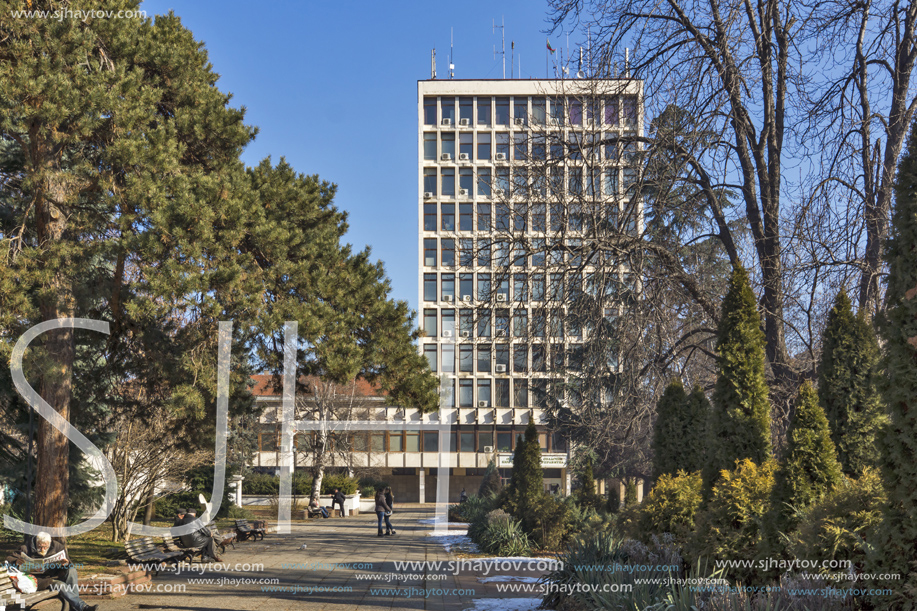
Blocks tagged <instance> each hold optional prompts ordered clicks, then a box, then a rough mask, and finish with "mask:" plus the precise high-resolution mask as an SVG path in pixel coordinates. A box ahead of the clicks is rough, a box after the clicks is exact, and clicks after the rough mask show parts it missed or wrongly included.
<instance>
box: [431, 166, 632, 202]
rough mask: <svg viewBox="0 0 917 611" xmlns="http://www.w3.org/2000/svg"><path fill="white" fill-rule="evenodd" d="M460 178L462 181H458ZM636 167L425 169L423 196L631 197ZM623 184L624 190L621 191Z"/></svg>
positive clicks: (497, 197)
mask: <svg viewBox="0 0 917 611" xmlns="http://www.w3.org/2000/svg"><path fill="white" fill-rule="evenodd" d="M456 178H457V179H458V182H456ZM637 178H638V173H637V169H636V168H633V167H606V168H599V167H576V166H569V167H566V168H565V167H561V166H558V167H555V168H550V170H549V173H548V174H547V175H537V176H535V175H531V174H530V172H529V169H528V168H525V167H513V168H510V167H503V168H493V170H491V168H470V167H469V168H452V167H441V168H435V167H434V168H424V169H423V197H424V199H425V200H426V199H432V198H436V197H452V198H455V197H459V198H462V197H467V198H473V197H475V196H480V197H486V198H495V199H504V198H526V199H545V198H550V197H563V196H576V197H586V198H600V199H601V198H603V197H618V196H624V197H630V196H631V195H632V193H633V187H634V185H635V184H636V182H637ZM619 185H620V188H619Z"/></svg>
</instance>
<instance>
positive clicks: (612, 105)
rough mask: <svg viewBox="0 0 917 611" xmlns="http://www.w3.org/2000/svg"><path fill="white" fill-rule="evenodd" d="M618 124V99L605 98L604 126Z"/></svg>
mask: <svg viewBox="0 0 917 611" xmlns="http://www.w3.org/2000/svg"><path fill="white" fill-rule="evenodd" d="M617 124H618V98H605V125H615V126H617Z"/></svg>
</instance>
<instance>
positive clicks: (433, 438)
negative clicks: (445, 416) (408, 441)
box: [423, 431, 439, 452]
mask: <svg viewBox="0 0 917 611" xmlns="http://www.w3.org/2000/svg"><path fill="white" fill-rule="evenodd" d="M423 451H424V452H439V432H438V431H424V432H423Z"/></svg>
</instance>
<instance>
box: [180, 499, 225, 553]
mask: <svg viewBox="0 0 917 611" xmlns="http://www.w3.org/2000/svg"><path fill="white" fill-rule="evenodd" d="M195 513H196V512H195V511H194V510H193V509H189V510H188V511H187V513H185V517H184V518H182V521H181V523H180V524H179V525H180V526H184V525H185V524H190V523H191V522H194V521H195V520H196V519H197V515H195ZM181 542H182V545H184V546H185V547H200V548H203V550H204V554H205V555H206V556H208V557H210V558H212V559H213V560H215V561H216V562H223V559H222V558H220V557H219V556H217V553H216V550H215V549H214V544H213V537H212V536H211V535H210V531H209V530H208V529H206V528H201V529H200V530H196V531H194V532H193V533H191V534H190V535H182V536H181Z"/></svg>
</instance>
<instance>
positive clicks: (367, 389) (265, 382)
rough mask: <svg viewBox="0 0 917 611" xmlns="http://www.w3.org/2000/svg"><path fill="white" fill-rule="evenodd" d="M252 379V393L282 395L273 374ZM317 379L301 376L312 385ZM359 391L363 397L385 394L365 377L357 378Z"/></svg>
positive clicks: (270, 395)
mask: <svg viewBox="0 0 917 611" xmlns="http://www.w3.org/2000/svg"><path fill="white" fill-rule="evenodd" d="M252 380H253V381H254V382H255V385H254V386H252V394H253V395H255V396H256V397H280V396H281V394H282V392H283V391H282V389H281V388H280V387H275V386H274V376H273V375H271V374H257V375H253V376H252ZM317 380H319V378H318V377H316V376H302V377H300V378H299V381H300V383H301V384H306V385H309V386H310V387H311V384H312V383H313V382H314V381H317ZM277 382H278V383H279V384H282V381H281V380H279V379H278V380H277ZM357 393H358V394H359V395H360V396H361V397H379V396H384V394H385V393H383V392H382V391H380V390H379V389H378V388H376V387H375V386H374V385H372V384H370V383H369V382H367V381H366V380H363V379H358V380H357ZM306 394H309V391H306Z"/></svg>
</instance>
